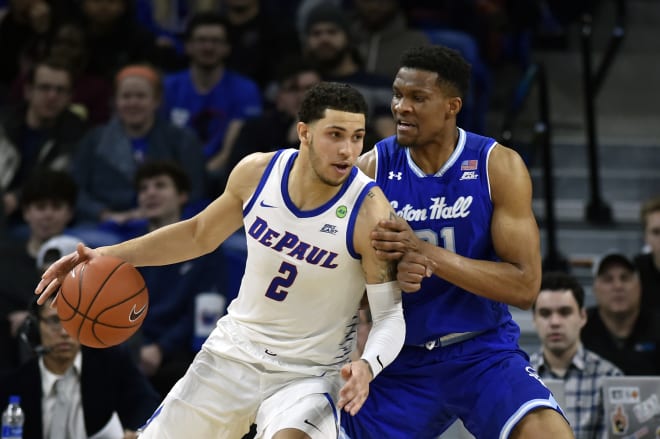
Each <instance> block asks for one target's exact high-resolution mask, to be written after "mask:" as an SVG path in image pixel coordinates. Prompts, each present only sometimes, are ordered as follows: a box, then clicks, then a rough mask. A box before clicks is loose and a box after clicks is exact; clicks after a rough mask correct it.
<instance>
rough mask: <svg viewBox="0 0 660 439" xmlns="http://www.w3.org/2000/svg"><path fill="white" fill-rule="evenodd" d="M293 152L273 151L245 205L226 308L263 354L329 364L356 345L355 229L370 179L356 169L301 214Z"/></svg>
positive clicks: (359, 277)
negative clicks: (240, 263) (237, 277)
mask: <svg viewBox="0 0 660 439" xmlns="http://www.w3.org/2000/svg"><path fill="white" fill-rule="evenodd" d="M297 157H298V151H297V150H295V149H287V150H281V151H278V152H277V153H276V154H275V156H274V157H273V159H272V161H271V162H270V164H269V165H268V167H267V168H266V170H265V172H264V175H263V177H262V178H261V181H260V183H259V185H258V187H257V189H256V190H255V193H254V195H253V196H252V197H251V198H250V200H249V201H248V202H247V203H245V205H244V206H243V216H244V225H245V234H246V238H247V248H248V257H247V264H246V268H245V274H244V276H243V280H242V282H241V287H240V291H239V294H238V297H237V298H236V299H235V300H234V301H233V302H232V303H231V305H230V306H229V308H228V310H227V313H228V315H229V317H230V318H231V319H233V320H234V322H236V323H237V324H238V325H239V327H240V328H241V329H242V330H243V332H244V334H245V335H246V336H247V337H248V338H249V339H250V340H252V341H253V342H254V343H256V344H257V345H261V346H262V348H263V349H264V351H265V352H266V353H267V354H268V355H272V356H273V357H276V358H282V359H285V358H286V359H288V360H293V361H295V362H299V363H303V364H310V365H324V366H325V365H335V364H338V363H343V362H345V361H346V360H347V358H348V355H349V353H350V351H351V350H352V348H353V346H354V337H355V326H356V323H357V317H356V315H357V309H358V306H359V302H360V299H361V297H362V294H363V292H364V290H365V278H364V273H363V271H362V267H361V264H360V257H359V255H358V254H357V253H356V252H355V249H354V248H353V234H354V228H355V221H356V218H357V214H358V211H359V209H360V206H361V204H362V201H363V199H364V197H365V196H366V194H367V192H368V190H369V188H370V187H372V186H373V185H374V184H375V183H374V182H373V180H371V179H370V178H369V177H367V176H366V175H365V174H363V173H362V172H361V171H359V170H358V169H357V168H354V169H353V170H352V172H351V174H350V177H349V178H348V179H347V180H346V182H345V183H344V184H343V186H342V187H341V189H340V191H339V192H338V193H337V194H336V195H335V196H334V197H333V198H332V199H331V200H329V201H328V202H327V203H325V204H324V205H322V206H320V207H319V208H316V209H314V210H309V211H301V210H299V209H298V208H297V207H296V206H295V205H294V204H293V202H292V201H291V199H290V197H289V194H288V190H287V187H288V180H289V174H290V171H291V167H292V165H293V162H294V160H296V159H297Z"/></svg>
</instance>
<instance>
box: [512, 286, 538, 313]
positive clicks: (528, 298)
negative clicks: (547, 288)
mask: <svg viewBox="0 0 660 439" xmlns="http://www.w3.org/2000/svg"><path fill="white" fill-rule="evenodd" d="M539 287H540V285H538V284H537V283H536V282H531V283H530V285H526V286H525V287H523V288H521V289H520V293H519V294H518V300H517V302H518V303H515V304H514V305H515V306H517V307H518V308H520V309H522V310H529V309H531V308H532V305H534V302H535V301H536V296H538V294H539Z"/></svg>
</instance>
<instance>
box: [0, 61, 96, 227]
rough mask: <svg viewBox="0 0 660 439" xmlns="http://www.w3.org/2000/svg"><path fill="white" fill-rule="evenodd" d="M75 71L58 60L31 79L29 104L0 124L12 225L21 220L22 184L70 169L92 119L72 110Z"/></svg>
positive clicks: (2, 177)
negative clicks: (45, 173) (46, 172)
mask: <svg viewBox="0 0 660 439" xmlns="http://www.w3.org/2000/svg"><path fill="white" fill-rule="evenodd" d="M71 84H72V79H71V72H70V71H69V70H68V67H67V66H65V65H64V64H62V63H59V62H58V61H56V60H54V59H49V60H45V61H42V62H39V63H38V64H37V65H35V67H34V69H33V70H31V71H30V73H29V74H28V77H27V85H26V87H25V98H26V101H27V106H25V107H20V108H14V109H9V110H8V111H7V113H6V114H4V116H3V117H2V120H1V122H0V194H1V195H2V203H3V206H4V211H5V214H6V215H7V217H8V218H9V219H10V225H11V224H12V223H13V224H15V223H17V222H18V223H20V222H21V221H20V212H19V209H18V207H19V205H20V190H19V189H20V187H21V186H22V185H23V184H24V183H25V182H26V181H27V179H28V178H29V176H30V175H31V174H33V173H35V172H37V171H38V170H40V169H43V168H49V169H53V170H67V169H68V166H69V161H70V159H71V157H72V156H73V153H74V151H75V148H76V145H77V142H78V141H79V140H80V138H81V137H82V136H83V134H84V133H85V131H86V129H87V125H86V123H85V122H84V121H83V120H82V119H81V118H80V117H78V116H77V115H76V114H74V113H73V112H72V111H70V110H69V109H68V106H69V103H70V94H71Z"/></svg>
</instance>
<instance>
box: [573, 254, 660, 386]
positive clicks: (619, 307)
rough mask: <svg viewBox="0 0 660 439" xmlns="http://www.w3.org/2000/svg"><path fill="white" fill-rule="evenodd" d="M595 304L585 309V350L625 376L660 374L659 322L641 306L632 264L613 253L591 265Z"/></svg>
mask: <svg viewBox="0 0 660 439" xmlns="http://www.w3.org/2000/svg"><path fill="white" fill-rule="evenodd" d="M593 293H594V295H595V297H596V303H597V305H596V306H595V307H593V308H590V309H589V310H587V324H586V325H585V326H584V328H582V334H581V339H582V342H583V343H584V346H585V347H586V348H587V349H590V350H592V351H594V352H595V353H597V354H599V355H601V356H602V357H604V358H606V359H607V360H609V361H611V362H612V363H614V364H615V365H616V366H617V367H619V368H620V369H621V370H622V371H623V372H624V373H625V374H626V375H659V374H660V319H658V316H657V313H655V312H653V310H651V309H646V308H642V307H641V300H640V299H641V288H640V283H639V273H638V272H637V269H636V267H635V265H634V264H633V262H632V261H631V260H630V259H629V258H628V257H626V256H625V255H623V254H621V253H620V252H616V251H612V252H608V253H606V254H605V255H604V256H602V257H601V258H600V259H599V260H598V261H597V262H596V264H595V265H594V282H593Z"/></svg>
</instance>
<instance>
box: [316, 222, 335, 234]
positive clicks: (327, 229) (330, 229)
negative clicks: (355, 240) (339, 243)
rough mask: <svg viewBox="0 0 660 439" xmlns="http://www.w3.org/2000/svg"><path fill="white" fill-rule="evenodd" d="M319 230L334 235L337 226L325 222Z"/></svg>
mask: <svg viewBox="0 0 660 439" xmlns="http://www.w3.org/2000/svg"><path fill="white" fill-rule="evenodd" d="M320 231H321V232H323V233H329V234H331V235H336V234H337V231H338V230H337V226H333V225H332V224H326V225H324V226H323V227H321V230H320Z"/></svg>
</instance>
